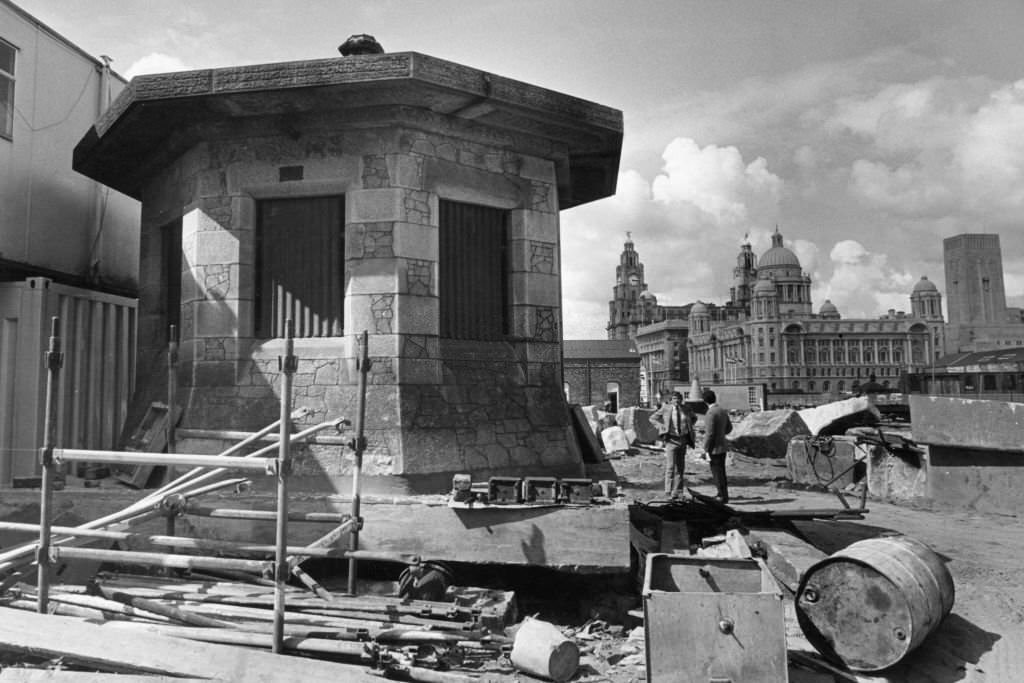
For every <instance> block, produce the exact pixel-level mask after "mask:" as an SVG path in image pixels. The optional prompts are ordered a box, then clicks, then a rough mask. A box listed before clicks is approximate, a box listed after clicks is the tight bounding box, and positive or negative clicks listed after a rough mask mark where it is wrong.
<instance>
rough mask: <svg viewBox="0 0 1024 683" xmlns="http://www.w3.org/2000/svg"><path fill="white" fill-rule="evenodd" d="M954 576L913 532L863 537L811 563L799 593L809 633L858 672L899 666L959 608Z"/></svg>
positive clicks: (800, 609)
mask: <svg viewBox="0 0 1024 683" xmlns="http://www.w3.org/2000/svg"><path fill="white" fill-rule="evenodd" d="M953 597H954V588H953V577H952V576H950V574H949V570H948V569H946V565H945V563H943V561H942V559H941V558H940V557H939V556H938V555H937V554H935V552H934V551H933V550H932V549H931V548H929V547H928V546H926V545H925V544H923V543H921V542H920V541H916V540H914V539H912V538H910V537H908V536H882V537H879V538H872V539H868V540H865V541H858V542H857V543H854V544H852V545H850V546H849V547H847V548H845V549H843V550H840V551H839V552H837V553H834V554H832V555H830V556H829V557H826V558H825V559H824V560H822V561H821V562H818V563H817V564H815V565H814V566H812V567H811V568H809V569H808V570H807V571H806V572H805V573H804V575H803V578H802V579H801V580H800V588H799V589H798V590H797V594H796V614H797V619H798V621H799V622H800V628H801V629H803V632H804V635H805V636H807V640H809V641H810V642H811V644H812V645H814V647H816V648H817V649H818V651H819V652H821V653H822V654H823V655H825V656H826V657H829V658H831V659H833V660H835V661H838V662H840V663H842V664H844V665H845V666H846V667H848V668H849V669H851V670H853V671H878V670H880V669H885V668H886V667H889V666H892V665H893V664H896V663H897V662H899V661H900V660H901V659H903V657H904V656H905V655H906V654H907V653H908V652H910V651H911V650H913V649H914V648H916V647H917V646H918V645H920V644H921V642H922V641H923V640H924V639H925V637H926V636H927V635H928V634H929V633H931V632H932V631H933V630H935V628H936V627H937V626H938V625H939V623H940V622H941V621H942V620H943V618H945V616H946V615H947V614H949V611H950V610H951V609H952V608H953Z"/></svg>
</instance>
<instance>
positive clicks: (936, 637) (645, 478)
mask: <svg viewBox="0 0 1024 683" xmlns="http://www.w3.org/2000/svg"><path fill="white" fill-rule="evenodd" d="M611 464H612V465H613V467H614V468H615V470H616V472H617V474H618V475H619V477H620V483H621V485H622V486H623V488H624V490H625V492H626V493H627V495H630V496H632V497H635V498H636V499H638V500H654V499H658V498H662V497H663V494H662V490H663V474H664V470H663V465H662V455H661V454H660V453H658V452H657V451H654V450H648V449H639V450H638V451H636V454H635V455H626V456H624V457H621V458H618V459H615V460H613V461H611ZM728 474H729V480H730V499H731V500H730V506H732V507H734V508H736V509H737V510H744V509H747V510H754V509H761V508H772V509H797V508H803V509H816V508H839V507H841V506H840V503H839V501H838V499H837V498H836V497H835V496H834V495H833V494H831V493H827V492H824V491H815V490H807V489H806V488H805V489H798V488H795V487H793V486H791V485H789V483H788V478H787V471H786V466H785V463H784V462H783V461H781V460H777V459H755V458H749V457H746V456H743V455H739V454H731V455H730V456H729V468H728ZM686 478H687V483H688V484H689V485H691V486H694V488H695V489H696V490H698V491H701V492H703V493H706V494H709V495H710V494H713V493H714V490H713V487H712V486H711V478H710V473H709V471H708V466H707V461H706V460H704V458H703V454H702V453H701V452H700V451H699V450H697V451H693V450H691V451H690V453H689V455H688V458H687V477H686ZM847 498H848V499H851V496H849V495H848V496H847ZM850 502H852V503H853V504H854V505H856V501H853V500H852V499H851V501H850ZM867 507H868V509H869V512H868V513H867V514H866V515H865V518H864V519H863V520H860V521H839V522H836V521H810V522H796V523H795V524H796V526H797V527H798V528H799V530H800V531H801V532H802V533H804V534H806V536H807V538H808V539H809V540H811V541H812V542H813V544H814V545H815V546H817V547H818V548H819V549H821V550H823V551H824V552H826V553H832V552H835V551H836V550H839V549H841V548H844V547H846V546H847V545H849V544H850V543H853V542H855V541H858V540H861V539H864V538H870V537H875V536H878V535H880V534H883V533H887V532H898V533H904V534H907V535H909V536H912V537H914V538H916V539H918V540H920V541H922V542H924V543H925V544H927V545H928V546H930V547H931V548H932V549H933V550H935V551H936V552H937V553H939V554H940V555H941V556H942V557H943V558H944V559H945V560H947V566H948V567H949V570H950V572H951V574H952V576H953V580H954V583H955V586H956V600H955V603H954V605H953V609H952V612H951V614H950V615H949V616H948V617H947V618H946V619H945V620H944V622H943V623H942V624H941V625H940V626H939V627H938V628H937V629H936V630H935V631H933V632H932V634H931V635H930V636H929V637H928V639H926V640H925V641H924V643H923V644H922V645H921V646H920V647H919V648H918V649H917V650H915V651H913V652H911V653H910V654H909V655H908V656H907V657H906V658H905V659H904V660H903V661H902V662H900V663H899V664H897V665H896V666H894V667H891V668H890V669H888V670H885V671H884V672H881V673H875V674H870V675H869V674H864V673H861V674H857V675H854V674H849V673H847V674H837V673H829V674H825V673H823V672H820V671H819V672H812V671H810V670H805V669H804V668H803V667H799V666H793V665H792V664H791V666H790V680H791V681H822V682H824V681H833V680H835V681H843V680H861V681H892V682H893V683H896V682H903V681H906V682H908V683H919V682H920V683H924V682H928V683H952V682H953V681H968V682H974V681H987V682H989V683H1013V682H1015V681H1022V680H1024V523H1022V522H1024V520H1022V519H1021V518H1020V517H1018V516H1008V515H993V514H979V513H975V512H971V511H963V510H950V509H946V508H945V507H944V506H943V505H942V504H941V501H939V502H937V503H936V504H934V505H931V506H929V507H923V506H910V505H896V504H892V503H886V502H881V501H878V500H872V499H870V498H869V499H868V501H867ZM790 616H792V611H791V610H790ZM681 618H685V617H683V616H682V615H681ZM640 635H641V633H640V632H639V631H637V632H635V634H634V638H633V639H630V638H629V637H628V629H627V630H626V633H625V634H624V636H623V637H622V638H621V639H606V640H601V639H598V638H595V639H593V640H590V641H581V643H580V644H581V645H582V646H583V647H584V648H586V649H589V650H590V652H589V653H588V656H587V657H585V659H584V662H585V663H586V664H587V665H588V666H589V667H591V669H592V671H591V672H589V673H586V674H584V675H581V676H580V678H579V680H581V681H609V682H610V683H626V682H627V681H642V680H644V678H643V676H644V672H643V669H642V666H643V663H644V662H643V646H644V644H643V640H642V638H639V636H640ZM787 637H788V640H789V647H790V650H791V651H792V650H793V649H795V648H796V649H799V648H800V647H801V641H802V638H801V634H800V631H799V626H798V625H797V624H796V623H795V621H794V620H793V619H787ZM638 667H640V668H639V669H638Z"/></svg>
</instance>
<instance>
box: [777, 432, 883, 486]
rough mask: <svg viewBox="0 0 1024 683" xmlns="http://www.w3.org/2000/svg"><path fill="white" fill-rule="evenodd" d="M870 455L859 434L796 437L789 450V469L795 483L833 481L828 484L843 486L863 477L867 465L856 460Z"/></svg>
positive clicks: (787, 462) (861, 459) (863, 459)
mask: <svg viewBox="0 0 1024 683" xmlns="http://www.w3.org/2000/svg"><path fill="white" fill-rule="evenodd" d="M867 458H868V450H867V448H866V447H865V446H861V445H858V443H857V438H856V437H852V436H836V437H824V438H822V437H811V436H796V437H793V438H792V439H790V441H789V446H788V447H787V449H786V469H788V470H789V478H790V481H792V482H793V483H796V484H827V483H828V482H832V483H831V484H829V486H833V487H835V488H839V489H842V488H844V487H846V486H849V485H850V484H853V483H855V482H856V481H859V480H860V479H862V478H863V476H864V470H865V469H866V467H867V465H866V464H864V465H860V466H857V465H856V463H858V462H863V461H865V460H867ZM837 477H838V478H837ZM833 480H834V481H833Z"/></svg>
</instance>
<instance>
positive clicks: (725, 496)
mask: <svg viewBox="0 0 1024 683" xmlns="http://www.w3.org/2000/svg"><path fill="white" fill-rule="evenodd" d="M701 398H702V399H704V402H705V403H707V404H708V412H707V413H705V415H704V431H705V437H704V450H705V452H707V454H708V458H709V459H710V460H711V476H712V477H713V478H714V480H715V488H716V489H718V495H717V496H715V498H717V499H718V500H719V501H721V502H722V503H728V502H729V483H728V482H727V481H726V478H725V454H726V452H727V451H728V448H727V447H726V444H725V435H726V434H728V433H729V432H731V431H732V420H730V419H729V413H727V412H726V410H725V408H723V407H722V406H720V405H718V404H717V403H715V401H717V400H718V397H717V396H715V392H713V391H712V390H711V389H705V390H704V391H702V392H701Z"/></svg>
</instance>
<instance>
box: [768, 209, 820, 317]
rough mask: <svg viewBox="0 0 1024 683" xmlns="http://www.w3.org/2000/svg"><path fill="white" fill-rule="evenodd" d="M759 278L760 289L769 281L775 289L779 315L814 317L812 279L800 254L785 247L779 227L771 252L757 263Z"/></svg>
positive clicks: (776, 229)
mask: <svg viewBox="0 0 1024 683" xmlns="http://www.w3.org/2000/svg"><path fill="white" fill-rule="evenodd" d="M757 278H758V283H757V287H759V286H760V285H761V281H762V280H763V279H766V278H770V280H771V282H772V283H773V284H774V285H775V291H776V297H777V303H778V315H788V314H790V313H795V314H797V315H810V314H811V278H810V277H809V276H807V275H806V274H804V272H803V269H802V268H801V267H800V259H798V258H797V257H796V254H794V253H793V252H792V251H790V250H789V249H787V248H786V247H784V246H783V245H782V233H780V232H779V229H778V228H777V227H776V228H775V234H773V235H772V247H771V249H769V250H768V251H766V252H765V253H763V254H761V258H760V259H758V261H757ZM755 289H756V287H755ZM756 298H757V297H756V296H755V299H756Z"/></svg>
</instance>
